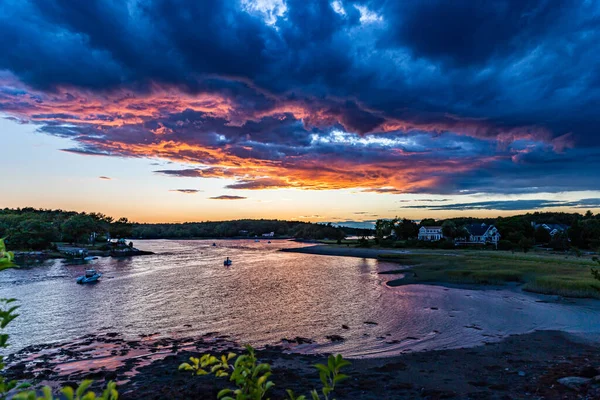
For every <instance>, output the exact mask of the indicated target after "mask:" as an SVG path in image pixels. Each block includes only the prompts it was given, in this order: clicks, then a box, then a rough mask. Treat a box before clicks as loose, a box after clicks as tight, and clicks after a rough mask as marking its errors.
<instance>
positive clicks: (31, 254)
mask: <svg viewBox="0 0 600 400" xmlns="http://www.w3.org/2000/svg"><path fill="white" fill-rule="evenodd" d="M152 254H154V253H153V252H151V251H145V250H138V249H135V250H132V251H125V252H123V251H121V252H113V251H111V250H88V252H87V255H88V256H90V257H134V256H146V255H152ZM14 255H15V262H16V263H17V264H23V263H24V264H28V263H30V262H42V261H45V260H53V259H62V260H68V259H71V258H72V257H68V256H66V255H65V254H63V253H61V252H59V251H54V250H52V251H51V250H44V251H15V252H14Z"/></svg>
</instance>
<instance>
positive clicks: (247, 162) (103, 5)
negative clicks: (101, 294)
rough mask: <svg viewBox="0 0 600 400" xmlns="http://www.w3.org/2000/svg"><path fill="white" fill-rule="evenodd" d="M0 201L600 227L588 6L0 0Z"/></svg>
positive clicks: (594, 27) (596, 97)
mask: <svg viewBox="0 0 600 400" xmlns="http://www.w3.org/2000/svg"><path fill="white" fill-rule="evenodd" d="M0 48H2V49H3V51H2V52H0V141H1V143H2V149H3V150H4V151H3V152H2V153H3V154H2V156H0V168H1V171H2V187H3V189H2V191H1V192H0V207H24V206H33V207H42V208H62V209H68V210H77V211H89V212H93V211H95V212H103V213H106V214H108V215H111V216H114V217H121V216H126V217H128V218H130V219H132V220H135V221H139V222H184V221H206V220H225V219H237V218H279V219H292V220H304V221H313V222H334V223H338V224H346V225H351V224H354V225H357V226H358V225H365V224H366V225H368V224H370V223H371V222H372V221H374V220H375V219H377V218H392V217H395V216H399V217H406V218H411V219H422V218H426V217H430V218H446V217H451V216H478V217H495V216H505V215H513V214H518V213H524V212H530V211H565V212H585V211H586V210H592V211H593V212H600V132H599V129H600V2H597V1H592V0H581V1H577V0H571V1H562V0H551V1H550V0H490V1H486V2H473V1H468V0H455V1H451V2H449V1H443V0H427V1H412V0H406V1H389V0H370V1H369V0H365V1H352V0H334V1H319V0H175V1H173V0H169V1H167V0H88V1H79V0H3V1H2V2H0Z"/></svg>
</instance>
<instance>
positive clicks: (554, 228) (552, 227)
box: [531, 222, 569, 237]
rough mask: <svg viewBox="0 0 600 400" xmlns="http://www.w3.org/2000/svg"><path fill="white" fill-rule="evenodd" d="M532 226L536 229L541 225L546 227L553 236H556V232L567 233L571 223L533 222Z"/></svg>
mask: <svg viewBox="0 0 600 400" xmlns="http://www.w3.org/2000/svg"><path fill="white" fill-rule="evenodd" d="M531 226H533V228H534V229H535V230H537V229H538V228H540V227H541V228H544V229H545V230H547V231H548V232H549V233H550V236H552V237H554V235H556V234H560V233H565V232H567V229H569V225H565V224H536V223H535V222H532V223H531Z"/></svg>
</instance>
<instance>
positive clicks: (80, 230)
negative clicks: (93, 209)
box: [61, 214, 98, 243]
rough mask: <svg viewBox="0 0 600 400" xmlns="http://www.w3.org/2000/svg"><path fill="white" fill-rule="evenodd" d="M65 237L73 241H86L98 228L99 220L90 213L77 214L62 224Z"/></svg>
mask: <svg viewBox="0 0 600 400" xmlns="http://www.w3.org/2000/svg"><path fill="white" fill-rule="evenodd" d="M61 229H62V232H63V235H64V237H63V239H64V240H66V241H67V242H71V243H86V242H88V240H89V237H90V235H91V234H92V232H95V231H96V230H97V229H98V224H97V221H96V220H94V218H92V217H91V216H89V215H85V214H77V215H73V216H72V217H71V218H69V219H68V220H66V221H65V222H63V224H62V225H61Z"/></svg>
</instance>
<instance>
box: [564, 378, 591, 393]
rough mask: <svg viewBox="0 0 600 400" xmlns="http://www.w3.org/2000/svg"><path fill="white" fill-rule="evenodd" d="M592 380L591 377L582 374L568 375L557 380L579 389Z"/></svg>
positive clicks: (570, 387)
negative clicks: (583, 376) (581, 375)
mask: <svg viewBox="0 0 600 400" xmlns="http://www.w3.org/2000/svg"><path fill="white" fill-rule="evenodd" d="M590 381H591V379H590V378H582V377H580V376H567V377H564V378H560V379H559V380H558V381H557V382H558V383H560V384H561V385H563V386H566V387H568V388H569V389H572V390H575V391H579V390H581V387H582V386H584V385H587V384H588V383H589V382H590Z"/></svg>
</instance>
